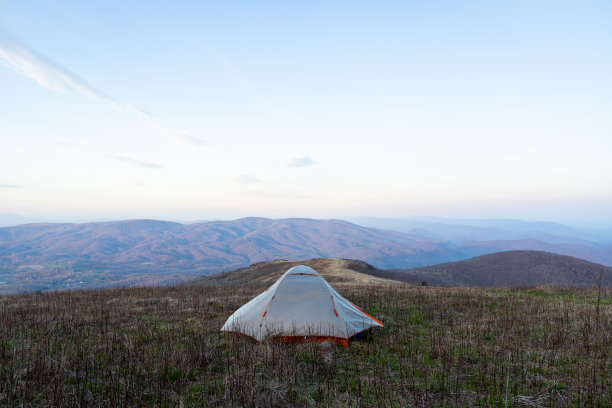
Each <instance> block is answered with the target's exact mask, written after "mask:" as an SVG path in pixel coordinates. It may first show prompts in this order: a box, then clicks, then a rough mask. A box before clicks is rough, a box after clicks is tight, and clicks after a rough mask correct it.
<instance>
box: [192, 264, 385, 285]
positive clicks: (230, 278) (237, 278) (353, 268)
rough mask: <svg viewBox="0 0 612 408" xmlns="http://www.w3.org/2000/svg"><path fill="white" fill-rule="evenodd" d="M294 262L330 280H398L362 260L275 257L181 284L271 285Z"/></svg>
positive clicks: (331, 281) (373, 281) (336, 281)
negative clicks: (286, 258) (301, 259)
mask: <svg viewBox="0 0 612 408" xmlns="http://www.w3.org/2000/svg"><path fill="white" fill-rule="evenodd" d="M297 265H307V266H310V267H311V268H313V269H314V270H316V271H317V272H318V273H319V274H320V275H321V276H323V277H324V278H325V279H326V280H327V281H328V282H330V283H374V284H381V283H382V284H393V283H397V280H394V279H389V278H386V277H385V271H383V270H380V269H377V268H375V267H373V266H372V265H370V264H367V263H365V262H363V261H356V260H354V259H331V258H319V259H309V260H305V261H287V260H284V259H277V260H274V261H271V262H259V263H256V264H253V265H251V266H248V267H246V268H240V269H237V270H235V271H229V272H222V273H219V274H216V275H209V276H203V277H200V278H197V279H195V280H193V281H189V282H185V283H184V284H183V285H187V286H192V285H196V286H200V285H213V286H259V285H271V284H272V283H274V282H275V281H276V280H277V279H278V278H279V277H280V276H281V275H282V274H283V273H285V272H286V271H287V270H288V269H290V268H292V267H294V266H297Z"/></svg>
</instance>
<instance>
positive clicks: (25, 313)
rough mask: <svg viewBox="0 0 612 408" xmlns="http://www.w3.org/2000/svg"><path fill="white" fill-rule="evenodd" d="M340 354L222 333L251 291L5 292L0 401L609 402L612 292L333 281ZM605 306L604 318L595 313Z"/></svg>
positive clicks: (0, 302) (0, 303)
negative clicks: (344, 319) (342, 327)
mask: <svg viewBox="0 0 612 408" xmlns="http://www.w3.org/2000/svg"><path fill="white" fill-rule="evenodd" d="M335 286H336V288H337V289H338V290H339V292H340V293H342V294H343V295H344V296H346V297H347V298H349V299H350V300H352V301H353V302H354V303H356V304H357V305H359V306H360V307H362V308H364V310H366V311H368V312H370V313H372V314H373V315H374V316H376V317H378V318H380V319H381V320H383V322H384V323H385V325H386V327H385V328H383V329H374V330H371V331H370V332H369V333H368V335H367V336H366V337H365V338H363V339H360V340H355V341H352V342H351V344H350V347H349V348H348V349H344V348H342V347H336V346H330V345H325V344H323V345H321V344H313V343H303V344H299V343H290V344H285V343H276V342H269V343H263V344H256V343H255V342H254V341H252V340H251V339H249V338H245V337H242V336H239V335H234V334H227V333H223V334H222V333H219V328H220V327H221V325H222V324H223V322H224V321H225V319H226V318H227V317H228V316H229V315H230V313H232V312H233V311H234V310H235V309H237V308H238V307H239V306H241V305H242V304H243V303H245V302H246V301H247V300H249V299H250V298H251V297H252V296H254V295H255V294H257V293H258V292H259V291H260V290H261V288H252V287H251V288H238V287H161V288H132V289H107V290H99V291H72V292H55V293H49V294H38V295H27V296H9V297H2V298H0V406H11V407H14V406H81V407H84V406H87V407H96V406H109V407H122V406H159V407H189V406H236V407H238V406H253V407H265V406H286V407H291V406H334V407H338V406H339V407H342V406H346V407H349V406H351V407H353V406H395V407H405V406H422V407H428V406H466V407H467V406H492V407H505V406H508V407H548V406H601V407H604V406H607V407H610V406H612V352H611V350H612V290H611V289H606V290H604V292H603V293H602V296H601V302H600V303H601V305H600V307H599V308H598V307H597V292H596V291H590V290H563V291H561V290H552V289H546V288H537V289H523V290H508V289H475V288H430V287H410V286H404V285H394V286H375V285H369V286H359V285H348V284H337V285H335ZM598 309H599V311H598Z"/></svg>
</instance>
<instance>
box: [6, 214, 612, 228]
mask: <svg viewBox="0 0 612 408" xmlns="http://www.w3.org/2000/svg"><path fill="white" fill-rule="evenodd" d="M247 218H261V219H269V220H285V219H305V220H317V221H331V220H336V221H345V222H349V223H352V224H356V225H361V223H365V224H367V221H399V222H425V223H432V224H436V223H437V224H446V225H456V226H477V227H478V226H480V227H483V225H482V224H485V225H486V224H487V223H500V222H517V223H525V224H533V225H536V224H549V225H558V226H563V227H569V228H573V229H575V230H576V232H579V231H580V230H582V231H585V232H587V231H591V232H605V231H606V230H607V229H609V228H612V222H610V223H605V222H603V223H602V222H596V223H589V222H583V223H571V222H560V221H555V220H545V219H533V220H529V219H520V218H489V217H488V218H453V217H439V216H434V215H407V216H403V217H382V216H369V215H335V216H330V217H308V216H286V217H273V216H264V215H261V216H258V215H246V216H239V217H228V218H193V219H189V218H181V217H175V218H172V217H170V218H162V217H138V216H135V217H124V218H121V217H115V218H113V217H95V216H80V217H79V216H68V215H63V216H62V215H55V216H53V215H48V214H47V215H45V214H29V215H23V214H8V213H4V214H3V213H0V228H4V227H14V226H19V225H27V224H45V223H50V224H62V223H67V224H88V223H106V222H124V221H159V222H174V223H178V224H183V225H189V224H197V223H208V222H231V221H238V220H241V219H247ZM479 224H480V225H479ZM364 226H366V225H364ZM485 227H486V226H485ZM376 228H378V229H388V228H381V227H376ZM498 228H501V229H503V227H498Z"/></svg>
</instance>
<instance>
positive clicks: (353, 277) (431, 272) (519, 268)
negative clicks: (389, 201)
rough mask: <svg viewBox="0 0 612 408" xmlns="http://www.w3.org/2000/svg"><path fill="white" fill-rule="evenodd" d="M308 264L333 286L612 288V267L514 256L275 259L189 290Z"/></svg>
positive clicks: (534, 254) (535, 254) (255, 282)
mask: <svg viewBox="0 0 612 408" xmlns="http://www.w3.org/2000/svg"><path fill="white" fill-rule="evenodd" d="M296 265H308V266H310V267H311V268H313V269H315V270H317V271H318V272H319V273H320V274H321V275H322V276H323V277H324V278H325V279H327V280H328V281H329V282H331V283H374V284H394V283H398V282H402V283H408V284H414V285H420V284H422V282H425V283H426V284H427V285H433V286H489V287H494V286H514V287H517V286H537V285H552V286H558V287H586V286H596V285H597V282H598V278H599V273H600V272H603V275H602V277H603V279H602V283H603V286H612V268H610V267H605V266H603V265H598V264H594V263H591V262H588V261H584V260H582V259H578V258H573V257H570V256H564V255H557V254H552V253H548V252H541V251H509V252H500V253H495V254H489V255H483V256H480V257H477V258H472V259H466V260H463V261H458V262H450V263H444V264H439V265H433V266H427V267H422V268H413V269H408V270H381V269H378V268H375V267H374V266H372V265H369V264H367V263H365V262H362V261H356V260H348V259H311V260H306V261H287V260H275V261H272V262H260V263H257V264H254V265H251V266H249V267H246V268H240V269H237V270H235V271H231V272H224V273H220V274H217V275H211V276H205V277H201V278H198V279H196V280H193V281H190V282H186V283H185V285H212V286H259V285H270V284H272V283H274V281H276V279H278V278H279V277H280V276H281V275H282V274H283V273H285V272H286V271H287V270H288V269H289V268H291V267H293V266H296Z"/></svg>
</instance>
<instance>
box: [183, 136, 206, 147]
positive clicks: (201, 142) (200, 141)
mask: <svg viewBox="0 0 612 408" xmlns="http://www.w3.org/2000/svg"><path fill="white" fill-rule="evenodd" d="M176 136H177V137H178V138H179V139H180V140H182V141H183V142H187V143H191V144H194V145H196V146H204V145H206V144H208V142H207V141H206V140H204V139H200V138H199V137H194V136H189V135H188V134H186V133H178V134H177V135H176Z"/></svg>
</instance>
